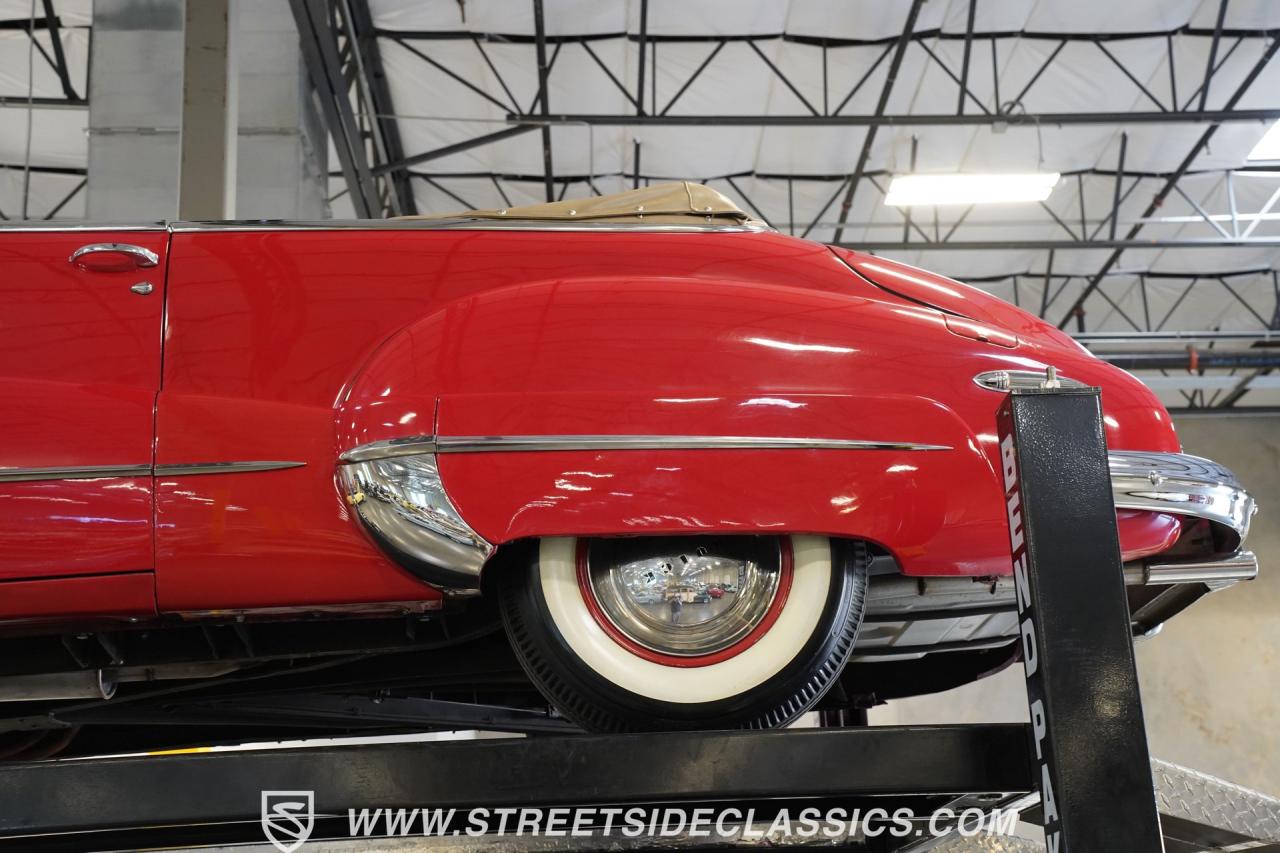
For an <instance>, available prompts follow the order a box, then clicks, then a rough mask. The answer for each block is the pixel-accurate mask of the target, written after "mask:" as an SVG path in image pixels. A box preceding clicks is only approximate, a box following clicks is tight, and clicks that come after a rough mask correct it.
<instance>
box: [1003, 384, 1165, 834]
mask: <svg viewBox="0 0 1280 853" xmlns="http://www.w3.org/2000/svg"><path fill="white" fill-rule="evenodd" d="M1046 384H1047V385H1050V386H1052V385H1053V384H1055V383H1053V382H1048V383H1046ZM997 419H998V427H999V430H998V431H999V436H1000V453H1001V458H1002V460H1003V466H1002V467H1003V473H1004V488H1005V497H1006V503H1007V506H1008V513H1009V531H1010V542H1011V546H1012V548H1011V553H1012V559H1013V570H1014V582H1015V585H1016V587H1017V592H1018V596H1017V605H1018V614H1019V618H1020V622H1021V633H1022V647H1023V666H1024V670H1025V672H1026V678H1027V702H1028V705H1029V707H1030V711H1031V740H1032V747H1033V755H1034V761H1035V764H1036V769H1035V772H1034V776H1035V779H1036V784H1037V787H1038V788H1039V790H1040V795H1041V804H1042V808H1043V812H1044V814H1043V817H1044V827H1045V838H1046V842H1047V844H1046V846H1047V847H1048V849H1050V850H1058V851H1076V853H1080V851H1094V850H1124V851H1125V853H1148V851H1150V853H1161V851H1163V850H1164V846H1163V844H1162V842H1161V834H1160V818H1159V815H1158V813H1157V811H1156V798H1155V789H1154V787H1153V784H1152V779H1151V763H1150V756H1149V754H1148V750H1147V735H1146V730H1145V729H1144V728H1143V722H1142V698H1141V696H1140V695H1139V692H1138V675H1137V669H1136V667H1135V664H1134V658H1133V641H1132V637H1131V634H1130V625H1129V610H1128V606H1127V603H1126V598H1125V589H1124V573H1123V571H1122V569H1121V562H1120V538H1119V533H1118V531H1117V528H1116V516H1115V504H1114V499H1113V498H1112V494H1111V479H1110V474H1109V472H1108V468H1107V445H1106V438H1105V436H1104V434H1103V426H1102V407H1101V403H1100V399H1099V392H1098V390H1097V389H1096V388H1086V389H1063V388H1052V387H1050V388H1046V389H1044V390H1035V389H1031V390H1027V391H1018V390H1016V391H1014V392H1013V393H1012V394H1010V396H1009V397H1007V398H1006V399H1005V402H1004V403H1003V404H1002V405H1001V407H1000V409H999V412H998V418H997Z"/></svg>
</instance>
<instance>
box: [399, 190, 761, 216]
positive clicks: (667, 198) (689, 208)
mask: <svg viewBox="0 0 1280 853" xmlns="http://www.w3.org/2000/svg"><path fill="white" fill-rule="evenodd" d="M397 218H400V219H493V220H503V219H505V220H511V219H519V220H533V221H546V222H600V221H602V220H603V221H607V222H612V223H618V224H634V225H695V224H706V223H713V224H720V225H745V224H748V223H752V224H756V225H763V224H764V223H760V222H755V221H754V220H753V219H752V217H751V216H749V215H748V214H747V213H745V212H744V211H742V210H741V209H739V208H738V206H737V205H735V204H734V203H733V202H732V201H730V200H729V199H727V198H725V197H724V196H723V195H721V194H720V193H718V192H716V191H715V190H713V189H711V188H710V187H706V186H703V185H702V184H695V183H692V182H690V181H671V182H670V183H665V184H654V185H653V186H649V187H641V188H640V189H635V190H628V191H626V192H621V193H614V194H612V195H604V196H597V197H595V198H583V199H573V200H570V201H557V202H549V203H547V204H530V205H525V206H524V207H509V208H505V209H502V210H468V211H465V212H463V213H448V214H444V215H428V216H403V217H397Z"/></svg>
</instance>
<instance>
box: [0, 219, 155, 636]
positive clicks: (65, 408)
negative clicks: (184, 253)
mask: <svg viewBox="0 0 1280 853" xmlns="http://www.w3.org/2000/svg"><path fill="white" fill-rule="evenodd" d="M167 243H168V233H167V231H166V230H165V229H164V228H163V227H159V226H157V227H154V228H144V229H136V230H131V229H125V230H119V231H110V230H103V231H97V230H63V231H57V230H41V229H27V228H15V229H2V228H0V399H3V400H4V405H3V406H0V439H2V440H0V619H3V618H41V617H46V616H73V615H76V614H77V613H86V614H87V613H97V614H111V613H118V614H133V613H138V612H141V613H148V612H154V607H155V597H154V580H153V574H152V569H153V567H154V565H155V559H154V555H153V543H152V512H153V505H152V476H151V466H152V462H153V458H152V453H153V438H154V421H155V417H154V413H155V398H156V392H157V390H158V387H159V381H160V346H161V328H162V319H163V314H164V312H163V307H164V270H165V252H166V249H167Z"/></svg>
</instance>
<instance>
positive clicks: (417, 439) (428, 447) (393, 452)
mask: <svg viewBox="0 0 1280 853" xmlns="http://www.w3.org/2000/svg"><path fill="white" fill-rule="evenodd" d="M435 452H436V440H435V437H434V436H430V435H411V436H407V437H405V438H393V439H390V440H388V441H375V442H373V443H371V444H362V445H361V446H359V447H353V448H351V449H350V450H348V451H347V452H346V453H343V454H342V455H341V456H339V457H338V461H339V462H367V461H369V460H371V459H394V458H395V457H397V456H413V455H415V454H418V453H435Z"/></svg>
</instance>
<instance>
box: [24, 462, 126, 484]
mask: <svg viewBox="0 0 1280 853" xmlns="http://www.w3.org/2000/svg"><path fill="white" fill-rule="evenodd" d="M150 475H151V466H150V465H79V466H70V467H65V468H0V483H25V482H32V481H36V480H99V479H107V478H112V477H149V476H150Z"/></svg>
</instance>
